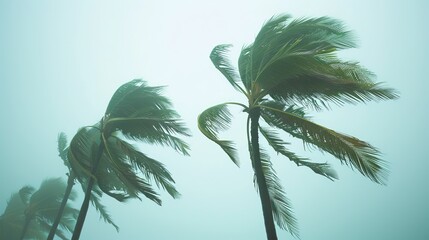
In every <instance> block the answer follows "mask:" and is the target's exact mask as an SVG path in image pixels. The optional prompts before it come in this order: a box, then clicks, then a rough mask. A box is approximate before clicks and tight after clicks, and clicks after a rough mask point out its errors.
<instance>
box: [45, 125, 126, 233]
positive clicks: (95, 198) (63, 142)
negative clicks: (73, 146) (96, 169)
mask: <svg viewBox="0 0 429 240" xmlns="http://www.w3.org/2000/svg"><path fill="white" fill-rule="evenodd" d="M68 150H69V148H68V146H67V136H66V134H65V133H63V132H61V133H60V134H59V135H58V155H59V156H60V158H61V159H62V160H63V163H64V165H65V166H66V167H67V168H68V170H69V172H68V173H67V176H68V180H67V188H66V190H65V193H64V197H63V200H62V202H61V206H60V209H59V211H58V214H57V216H56V218H55V221H54V222H53V224H52V227H51V230H50V231H49V235H48V238H47V240H52V239H54V236H55V232H56V230H57V228H58V224H59V223H60V221H61V216H62V214H63V211H64V209H65V206H66V204H67V200H68V199H69V197H70V194H71V192H72V188H73V186H74V183H75V180H76V175H75V173H74V171H73V169H72V168H71V166H70V163H69V160H68V158H67V152H68ZM81 186H82V189H83V191H84V192H85V189H86V183H85V182H82V183H81ZM91 194H92V196H91V198H90V200H91V202H92V204H93V205H94V206H95V208H96V210H97V211H98V212H99V214H100V217H101V218H103V219H104V221H105V222H107V223H110V224H112V225H113V226H114V227H115V229H116V231H119V227H118V226H117V225H116V224H115V223H114V222H113V220H112V219H111V217H110V215H109V214H108V213H107V211H106V207H105V206H103V205H102V204H101V202H100V197H101V195H102V192H101V190H100V189H99V188H95V189H94V190H93V191H92V192H91Z"/></svg>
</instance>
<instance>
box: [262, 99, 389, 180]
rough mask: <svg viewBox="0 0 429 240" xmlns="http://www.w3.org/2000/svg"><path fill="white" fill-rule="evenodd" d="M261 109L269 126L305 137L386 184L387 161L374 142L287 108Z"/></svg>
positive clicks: (306, 141) (368, 175) (309, 141)
mask: <svg viewBox="0 0 429 240" xmlns="http://www.w3.org/2000/svg"><path fill="white" fill-rule="evenodd" d="M261 109H262V111H261V116H262V117H263V118H264V120H265V121H266V122H267V123H268V124H269V125H271V126H274V127H277V128H280V129H282V130H284V131H286V132H288V133H289V134H291V135H292V136H294V137H297V138H300V139H302V140H303V141H304V143H306V144H309V145H310V146H311V145H313V146H316V147H318V148H319V149H321V150H323V151H325V152H328V153H330V154H332V155H333V156H335V157H336V158H338V159H340V160H341V162H342V163H346V164H347V165H349V166H351V167H352V168H353V167H354V168H356V169H357V170H358V171H359V172H360V173H362V174H363V175H364V176H366V177H368V178H369V179H371V180H372V181H374V182H376V183H380V184H384V183H385V181H386V177H387V172H386V168H385V167H386V163H385V162H384V161H383V160H381V159H380V158H379V155H380V153H379V151H378V150H377V149H376V148H374V147H373V146H371V145H370V144H368V143H366V142H364V141H361V140H359V139H357V138H355V137H352V136H348V135H344V134H341V133H338V132H335V131H333V130H331V129H328V128H325V127H322V126H320V125H317V124H315V123H313V122H311V121H309V120H307V119H304V118H302V117H300V116H297V115H295V114H292V113H289V112H286V111H284V110H283V109H276V108H273V107H267V106H261Z"/></svg>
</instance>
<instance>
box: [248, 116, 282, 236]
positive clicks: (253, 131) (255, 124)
mask: <svg viewBox="0 0 429 240" xmlns="http://www.w3.org/2000/svg"><path fill="white" fill-rule="evenodd" d="M249 114H250V120H251V123H250V135H251V143H252V155H253V161H254V163H253V165H254V168H255V174H256V181H257V183H258V190H259V197H260V198H261V204H262V212H263V215H264V223H265V231H266V233H267V239H268V240H277V233H276V227H275V225H274V218H273V211H272V208H271V200H270V195H269V193H268V188H267V183H266V181H265V176H264V173H263V171H262V163H261V154H260V150H259V136H258V129H259V117H260V116H261V113H260V110H259V108H255V109H253V110H251V112H250V113H249Z"/></svg>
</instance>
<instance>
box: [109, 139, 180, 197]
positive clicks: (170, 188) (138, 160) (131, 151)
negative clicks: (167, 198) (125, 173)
mask: <svg viewBox="0 0 429 240" xmlns="http://www.w3.org/2000/svg"><path fill="white" fill-rule="evenodd" d="M115 140H116V143H115V145H116V147H117V148H118V150H119V151H122V152H123V153H124V154H125V155H126V156H127V157H126V160H128V162H129V164H131V165H132V166H133V167H134V171H136V172H137V171H140V172H141V173H143V174H144V175H145V177H146V179H148V180H153V181H154V182H155V184H156V185H157V186H158V187H161V188H163V189H164V190H166V191H167V192H168V193H169V194H170V195H171V196H172V197H173V198H178V197H180V193H179V192H178V191H177V190H176V188H175V187H174V183H175V182H174V179H173V177H172V176H171V173H170V172H169V171H168V170H167V168H165V167H164V165H163V164H162V163H160V162H159V161H157V160H155V159H153V158H150V157H148V156H146V155H145V154H143V153H142V152H140V151H139V150H138V149H136V148H135V147H134V146H133V145H131V144H129V143H128V142H126V141H124V140H122V139H120V138H116V139H115Z"/></svg>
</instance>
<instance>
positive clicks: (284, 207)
mask: <svg viewBox="0 0 429 240" xmlns="http://www.w3.org/2000/svg"><path fill="white" fill-rule="evenodd" d="M260 153H261V164H262V171H263V174H264V177H265V182H266V183H267V188H268V193H269V196H270V200H271V208H272V211H273V216H274V220H275V221H276V223H277V225H278V226H279V227H280V228H281V229H284V230H286V231H288V232H290V233H291V234H292V235H293V236H295V237H298V238H299V230H298V223H297V220H296V218H295V216H294V214H293V211H292V205H291V203H290V202H289V199H288V198H287V197H286V193H285V191H284V190H283V187H282V186H281V184H280V182H281V181H280V179H279V178H278V176H277V173H276V171H275V170H274V168H273V166H272V164H271V161H270V159H269V156H268V154H266V153H265V151H264V150H262V149H261V150H260ZM254 178H255V181H254V182H255V184H257V181H256V174H255V175H254Z"/></svg>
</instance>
